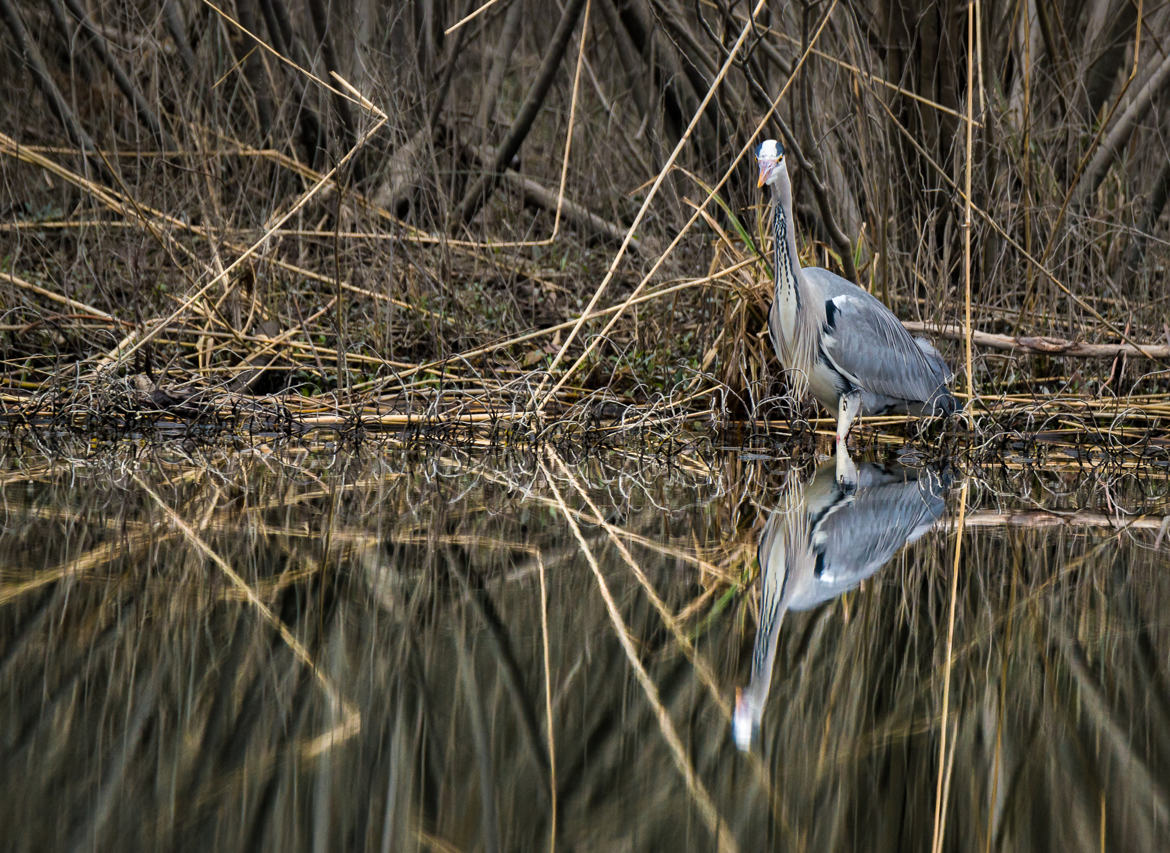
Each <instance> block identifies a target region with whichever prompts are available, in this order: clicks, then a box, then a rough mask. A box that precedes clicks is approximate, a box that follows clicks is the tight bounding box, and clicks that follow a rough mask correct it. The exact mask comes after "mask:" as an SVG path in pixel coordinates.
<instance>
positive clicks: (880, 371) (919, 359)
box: [756, 139, 958, 482]
mask: <svg viewBox="0 0 1170 853" xmlns="http://www.w3.org/2000/svg"><path fill="white" fill-rule="evenodd" d="M756 159H757V160H758V162H759V167H760V179H759V186H761V187H762V186H764V185H765V184H767V185H768V186H769V187H771V189H772V202H773V206H774V208H775V214H774V216H773V218H772V252H773V264H772V268H773V278H774V285H775V290H774V293H773V297H772V308H771V310H770V311H769V312H768V329H769V331H770V333H771V336H772V344H773V346H774V347H775V348H776V355H777V356H778V357H779V359H780V363H781V364H782V365H783V367H784V368H785V370H787V371H789V372H790V382H791V383H792V389H793V392H794V395H795V396H796V397H797V399H799V398H801V397H803V396H804V392H805V389H806V388H807V389H808V390H810V391H812V395H813V397H815V398H816V400H817V402H819V403H820V404H821V405H822V406H824V407H825V408H826V409H828V410H829V411H830V412H834V411H835V412H836V414H837V445H836V449H837V460H838V467H837V479H838V480H839V481H842V482H847V481H848V480H849V479H850V477H851V474H852V472H851V471H850V470H849V465H850V464H851V463H850V460H849V454H848V453H841V451H842V450H844V449H845V439H846V436H848V434H849V428H850V426H852V424H853V419H854V418H856V417H857V415H858V414H859V413H862V412H865V413H868V414H913V415H949V414H951V413H952V412H954V411H955V409H956V408H957V407H958V404H957V402H956V400H955V398H954V397H953V396H952V395H951V392H950V391H949V390H947V383H948V382H950V381H951V379H953V378H954V374H953V373H952V372H951V370H950V369H949V368H948V367H947V365H946V362H944V361H943V358H942V356H941V355H940V354H939V352H938V350H937V349H935V348H934V346H933V345H932V344H931V343H930V342H929V341H927V340H925V339H924V338H915V337H912V336H911V335H910V333H909V332H907V331H906V328H905V327H904V326H903V325H902V324H901V323H900V322H898V318H897V317H895V316H894V315H893V314H892V313H891V312H890V309H888V308H887V307H886V306H885V305H883V304H882V303H881V302H879V301H878V300H877V299H876V298H875V297H873V296H872V295H870V294H869V293H867V292H866V291H864V290H862V289H861V288H860V287H858V286H857V285H855V284H853V283H851V282H849V281H846V280H845V279H843V278H842V277H841V276H839V275H837V274H836V273H832V272H829V270H826V269H821V268H820V267H801V265H800V258H799V257H798V256H797V252H796V228H795V224H794V222H793V219H792V184H791V182H790V181H789V178H788V167H787V166H786V165H785V162H784V149H783V148H782V147H781V146H780V143H779V142H777V141H776V140H775V139H768V140H765V141H764V142H762V143H761V144H760V147H759V148H757V149H756Z"/></svg>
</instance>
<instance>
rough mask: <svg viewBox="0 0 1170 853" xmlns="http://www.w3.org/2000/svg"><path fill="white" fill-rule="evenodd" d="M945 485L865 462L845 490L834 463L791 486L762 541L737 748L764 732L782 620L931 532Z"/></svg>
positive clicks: (939, 478) (940, 479) (852, 583)
mask: <svg viewBox="0 0 1170 853" xmlns="http://www.w3.org/2000/svg"><path fill="white" fill-rule="evenodd" d="M946 486H947V479H946V478H945V477H944V476H943V475H942V474H941V473H940V472H938V471H934V470H930V469H927V470H924V471H915V470H913V469H907V468H901V467H886V468H883V467H879V466H877V465H873V464H863V465H861V466H860V468H859V469H858V470H857V473H856V478H855V480H854V481H853V484H852V488H849V489H846V488H844V487H843V486H842V485H841V484H840V483H838V482H837V480H836V477H835V476H834V465H833V463H831V462H829V463H825V464H824V465H822V466H821V467H820V468H818V469H817V471H816V474H815V475H814V476H813V478H812V480H811V481H810V482H809V483H808V485H807V486H802V485H801V484H800V483H799V482H798V481H796V480H795V479H794V480H793V481H792V482H791V483H790V485H789V487H788V488H787V489H786V491H785V494H784V495H782V496H781V502H780V505H779V506H778V507H777V508H776V509H775V510H773V512H772V515H771V516H770V517H769V518H768V522H767V524H765V526H764V530H763V532H762V533H761V535H760V544H759V548H758V551H757V556H758V558H759V563H760V621H759V625H758V627H757V630H756V641H755V645H754V646H753V648H752V673H751V682H750V684H749V685H748V687H747V688H746V689H744V690H743V691H741V692H740V694H739V696H738V698H737V701H736V708H735V715H734V717H733V719H732V729H733V734H734V736H735V741H736V744H737V745H738V746H739V747H740V749H747V748H749V747H750V745H751V743H752V742H753V741H754V739H755V736H756V733H757V732H758V730H759V726H760V720H761V718H762V717H763V713H764V705H765V703H766V701H767V698H768V690H769V687H770V686H771V682H772V669H773V664H774V661H775V657H776V648H777V644H778V639H779V635H780V630H779V629H780V623H781V622H782V621H783V618H784V614H785V613H787V612H788V611H789V610H808V609H810V608H813V607H815V606H817V605H818V604H821V603H822V602H825V601H828V600H830V599H832V598H835V597H837V596H838V595H841V594H842V593H844V592H847V591H848V590H850V589H853V588H854V587H856V586H857V585H858V584H860V583H861V582H862V581H863V580H865V579H866V578H868V577H870V576H871V575H873V574H874V573H875V572H876V571H878V569H880V568H881V567H882V566H884V565H885V564H886V563H887V562H888V561H889V560H890V558H891V557H893V556H894V554H896V553H897V552H898V550H899V549H901V548H902V547H903V546H905V545H907V544H909V543H911V542H914V541H915V540H917V539H918V538H919V537H921V536H922V535H923V534H924V533H926V531H928V530H930V528H931V527H933V526H934V524H935V522H936V521H938V519H939V518H941V517H942V514H943V511H944V509H945V503H944V496H945V491H946Z"/></svg>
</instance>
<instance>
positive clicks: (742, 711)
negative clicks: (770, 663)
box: [731, 687, 756, 752]
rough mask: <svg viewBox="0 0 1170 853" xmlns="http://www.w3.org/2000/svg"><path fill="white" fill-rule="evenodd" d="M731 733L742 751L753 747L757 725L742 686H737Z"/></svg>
mask: <svg viewBox="0 0 1170 853" xmlns="http://www.w3.org/2000/svg"><path fill="white" fill-rule="evenodd" d="M731 734H732V737H734V738H735V745H736V747H737V748H738V749H739V751H740V752H747V751H749V750H750V749H751V748H752V741H753V740H754V739H755V734H756V726H755V720H753V719H752V712H751V708H749V707H748V703H747V701H746V699H745V698H744V695H743V689H742V688H739V687H737V688H735V711H734V713H733V714H732V715H731Z"/></svg>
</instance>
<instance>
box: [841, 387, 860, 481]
mask: <svg viewBox="0 0 1170 853" xmlns="http://www.w3.org/2000/svg"><path fill="white" fill-rule="evenodd" d="M860 410H861V394H859V393H857V392H856V391H854V392H853V393H851V394H842V395H841V401H840V403H839V404H838V406H837V447H836V455H837V482H838V483H840V484H841V485H842V486H845V487H847V488H850V489H852V488H856V486H857V466H856V465H854V464H853V460H852V459H850V458H849V446H848V444H847V443H846V439H847V438H848V436H849V428H850V427H851V426H853V419H854V418H856V417H857V413H858V412H859V411H860Z"/></svg>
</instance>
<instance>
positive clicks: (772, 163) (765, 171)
mask: <svg viewBox="0 0 1170 853" xmlns="http://www.w3.org/2000/svg"><path fill="white" fill-rule="evenodd" d="M779 165H780V160H778V159H777V160H761V161H760V179H759V180H758V181H756V186H757V187H762V186H763V185H764V184H766V183H768V179H769V178H771V177H772V173H773V172H774V171H776V167H777V166H779Z"/></svg>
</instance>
